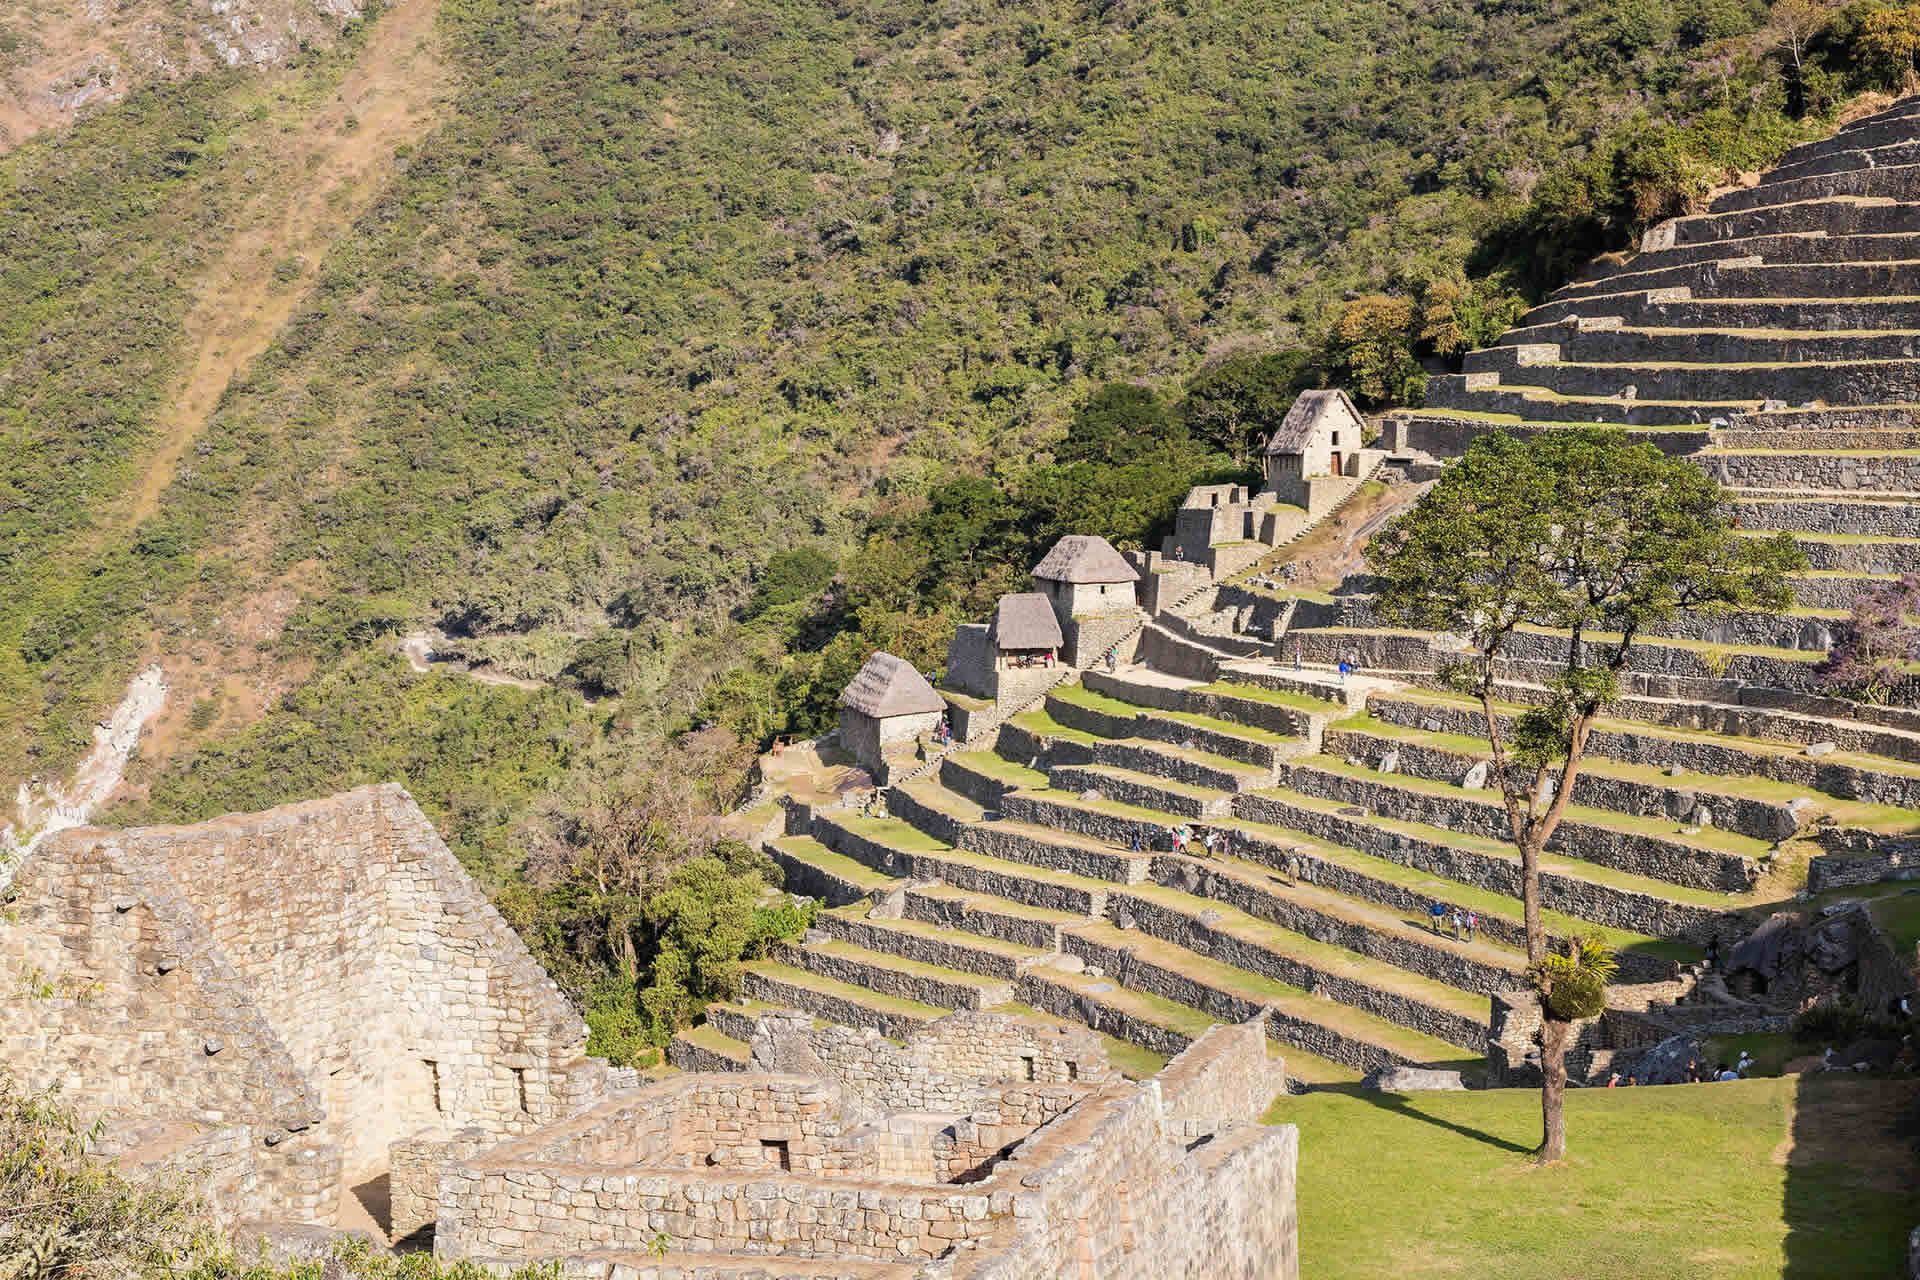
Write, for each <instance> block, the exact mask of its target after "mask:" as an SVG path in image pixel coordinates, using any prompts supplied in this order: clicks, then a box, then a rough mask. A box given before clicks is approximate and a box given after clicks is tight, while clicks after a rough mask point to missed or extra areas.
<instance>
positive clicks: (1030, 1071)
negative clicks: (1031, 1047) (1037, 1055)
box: [1020, 1053, 1039, 1080]
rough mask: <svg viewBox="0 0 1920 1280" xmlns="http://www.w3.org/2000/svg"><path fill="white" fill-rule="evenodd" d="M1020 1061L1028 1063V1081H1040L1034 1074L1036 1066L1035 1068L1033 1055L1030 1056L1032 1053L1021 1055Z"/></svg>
mask: <svg viewBox="0 0 1920 1280" xmlns="http://www.w3.org/2000/svg"><path fill="white" fill-rule="evenodd" d="M1020 1061H1022V1062H1024V1063H1026V1064H1027V1079H1029V1080H1035V1079H1038V1078H1039V1077H1038V1076H1036V1075H1035V1074H1034V1066H1033V1055H1032V1054H1030V1053H1023V1054H1021V1055H1020Z"/></svg>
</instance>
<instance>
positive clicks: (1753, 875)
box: [1284, 757, 1768, 893]
mask: <svg viewBox="0 0 1920 1280" xmlns="http://www.w3.org/2000/svg"><path fill="white" fill-rule="evenodd" d="M1284 787H1285V789H1286V790H1288V791H1292V792H1296V793H1300V794H1304V795H1312V796H1318V797H1321V798H1322V799H1326V800H1332V801H1337V802H1339V803H1341V804H1345V805H1356V806H1359V807H1360V808H1362V809H1364V810H1366V811H1368V812H1369V813H1374V812H1377V813H1380V814H1382V815H1383V816H1386V817H1390V818H1398V819H1401V820H1403V821H1410V822H1416V823H1420V824H1422V825H1425V826H1433V827H1439V828H1442V829H1444V830H1447V831H1455V832H1458V833H1460V834H1463V835H1470V836H1476V837H1479V838H1481V839H1488V840H1502V839H1506V838H1507V833H1508V830H1509V827H1508V818H1507V814H1506V811H1505V809H1504V808H1503V807H1502V806H1501V805H1500V803H1499V802H1498V801H1496V800H1494V799H1493V798H1492V797H1490V796H1489V795H1488V794H1487V793H1486V792H1484V791H1467V790H1464V789H1463V788H1461V787H1459V786H1457V785H1453V784H1450V783H1444V782H1429V781H1426V780H1423V779H1417V778H1409V777H1406V776H1404V775H1401V774H1383V773H1380V772H1378V771H1377V770H1374V769H1368V768H1364V767H1359V766H1354V765H1348V764H1346V763H1345V762H1343V761H1339V760H1334V759H1332V758H1330V757H1327V758H1317V759H1314V760H1313V761H1312V762H1311V763H1306V762H1301V763H1296V764H1294V765H1292V766H1290V768H1289V771H1288V774H1287V778H1286V780H1285V783H1284ZM1548 847H1549V849H1551V850H1553V851H1555V852H1557V853H1559V854H1561V855H1562V856H1564V857H1569V858H1578V859H1580V860H1581V861H1583V862H1590V863H1593V864H1595V865H1596V866H1602V867H1607V868H1610V869H1612V870H1615V871H1624V872H1628V873H1630V874H1632V875H1636V876H1641V877H1644V878H1647V879H1652V880H1659V881H1664V882H1666V883H1668V884H1674V885H1681V886H1684V887H1687V888H1691V889H1707V890H1718V891H1720V892H1723V893H1745V892H1747V891H1748V890H1750V889H1752V888H1753V886H1754V884H1755V883H1756V881H1758V879H1759V877H1760V874H1761V870H1762V868H1761V866H1760V860H1761V859H1762V858H1763V857H1765V856H1767V853H1768V843H1767V842H1765V841H1760V840H1754V839H1752V838H1750V837H1746V836H1740V835H1736V834H1734V833H1732V832H1725V831H1718V830H1716V829H1714V828H1711V827H1705V828H1702V829H1701V830H1699V831H1698V832H1697V833H1694V834H1687V833H1685V832H1683V831H1682V830H1681V828H1680V826H1679V824H1678V823H1674V822H1671V821H1659V822H1656V821H1654V820H1652V819H1643V818H1631V817H1628V816H1627V815H1625V814H1620V813H1611V812H1608V811H1605V810H1599V809H1588V808H1585V807H1583V806H1581V805H1578V804H1571V805H1569V806H1567V810H1566V816H1565V818H1564V819H1563V820H1562V821H1561V824H1560V828H1559V830H1558V831H1556V832H1555V833H1554V837H1553V840H1552V842H1551V843H1550V845H1549V846H1548Z"/></svg>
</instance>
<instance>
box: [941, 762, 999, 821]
mask: <svg viewBox="0 0 1920 1280" xmlns="http://www.w3.org/2000/svg"><path fill="white" fill-rule="evenodd" d="M940 785H941V786H943V787H945V788H946V789H947V790H949V791H955V792H958V793H959V794H961V795H963V796H965V797H966V798H967V799H969V800H971V801H973V802H974V803H975V804H977V805H979V806H980V807H981V808H982V809H997V808H999V806H1000V797H1001V796H1003V795H1005V794H1006V793H1007V792H1009V791H1011V790H1013V784H1012V783H1008V782H1002V781H1001V780H1000V779H998V778H996V777H994V776H993V775H992V774H990V773H987V772H985V771H984V770H981V769H978V768H976V767H975V766H973V765H972V764H969V763H967V762H966V761H964V760H961V759H960V758H959V757H958V756H951V755H950V756H947V757H946V758H944V759H942V760H941V761H940Z"/></svg>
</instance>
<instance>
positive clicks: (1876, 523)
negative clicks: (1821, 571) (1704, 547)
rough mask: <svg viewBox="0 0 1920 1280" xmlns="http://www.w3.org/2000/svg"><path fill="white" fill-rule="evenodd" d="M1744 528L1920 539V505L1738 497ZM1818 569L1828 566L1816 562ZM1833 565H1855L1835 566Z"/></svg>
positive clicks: (1895, 502)
mask: <svg viewBox="0 0 1920 1280" xmlns="http://www.w3.org/2000/svg"><path fill="white" fill-rule="evenodd" d="M1733 507H1734V510H1735V511H1736V512H1737V513H1738V514H1739V516H1740V525H1741V527H1742V528H1745V529H1757V530H1768V529H1784V530H1787V531H1789V532H1793V533H1834V534H1846V535H1849V536H1852V537H1865V538H1920V508H1916V507H1915V505H1914V504H1912V503H1908V502H1898V501H1893V500H1890V499H1889V500H1886V501H1877V502H1862V501H1854V500H1845V499H1834V500H1827V499H1821V498H1773V497H1768V498H1736V499H1734V501H1733ZM1814 567H1815V568H1822V567H1826V566H1822V565H1818V564H1816V565H1815V566H1814ZM1831 567H1834V568H1842V567H1847V568H1851V567H1852V566H1850V565H1848V566H1841V565H1834V566H1831Z"/></svg>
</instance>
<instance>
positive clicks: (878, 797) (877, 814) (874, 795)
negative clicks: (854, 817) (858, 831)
mask: <svg viewBox="0 0 1920 1280" xmlns="http://www.w3.org/2000/svg"><path fill="white" fill-rule="evenodd" d="M860 816H861V817H863V818H884V817H886V816H887V796H886V793H885V792H883V791H881V790H880V788H878V787H875V788H874V789H873V790H871V791H869V792H867V793H866V796H865V798H864V799H862V800H861V801H860Z"/></svg>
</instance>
